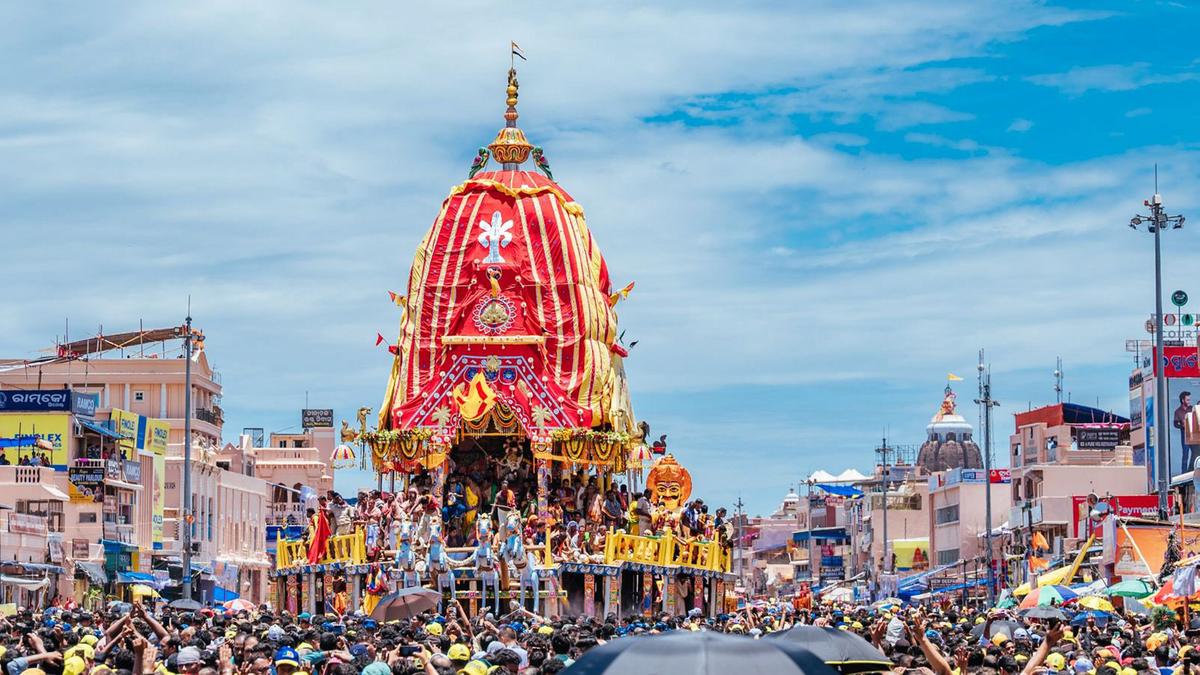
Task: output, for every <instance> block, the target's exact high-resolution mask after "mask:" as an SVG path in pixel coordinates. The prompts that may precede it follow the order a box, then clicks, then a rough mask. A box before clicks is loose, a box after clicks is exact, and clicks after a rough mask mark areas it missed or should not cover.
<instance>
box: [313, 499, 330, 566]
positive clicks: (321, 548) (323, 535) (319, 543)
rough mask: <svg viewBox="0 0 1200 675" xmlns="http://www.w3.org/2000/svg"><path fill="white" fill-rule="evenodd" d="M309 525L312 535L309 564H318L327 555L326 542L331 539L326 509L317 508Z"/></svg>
mask: <svg viewBox="0 0 1200 675" xmlns="http://www.w3.org/2000/svg"><path fill="white" fill-rule="evenodd" d="M308 526H309V527H310V528H311V536H312V538H311V539H309V541H308V564H309V565H316V564H317V563H319V562H321V558H322V557H323V556H324V555H325V544H326V543H327V542H328V541H329V535H330V531H329V520H328V519H326V518H325V511H324V510H322V509H317V513H316V515H314V516H313V517H312V519H311V520H309V524H308Z"/></svg>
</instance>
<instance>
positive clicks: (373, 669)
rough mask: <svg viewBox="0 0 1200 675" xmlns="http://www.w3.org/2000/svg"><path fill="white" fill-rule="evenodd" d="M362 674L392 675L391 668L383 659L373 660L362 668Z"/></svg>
mask: <svg viewBox="0 0 1200 675" xmlns="http://www.w3.org/2000/svg"><path fill="white" fill-rule="evenodd" d="M362 675H392V669H391V668H388V664H386V663H384V662H383V661H375V662H374V663H371V664H368V665H367V667H366V668H363V669H362Z"/></svg>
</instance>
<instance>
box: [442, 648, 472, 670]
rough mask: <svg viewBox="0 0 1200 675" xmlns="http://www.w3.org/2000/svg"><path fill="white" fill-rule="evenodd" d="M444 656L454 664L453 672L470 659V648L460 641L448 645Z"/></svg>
mask: <svg viewBox="0 0 1200 675" xmlns="http://www.w3.org/2000/svg"><path fill="white" fill-rule="evenodd" d="M446 656H447V657H448V658H449V659H450V663H451V664H452V665H453V666H454V672H458V671H460V670H462V669H463V668H465V667H466V665H467V662H468V661H470V660H471V649H470V647H467V646H466V645H464V644H462V643H461V642H458V643H455V644H452V645H450V650H449V651H448V652H446Z"/></svg>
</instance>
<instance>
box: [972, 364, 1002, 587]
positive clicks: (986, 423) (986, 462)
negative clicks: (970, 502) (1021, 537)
mask: <svg viewBox="0 0 1200 675" xmlns="http://www.w3.org/2000/svg"><path fill="white" fill-rule="evenodd" d="M978 368H979V398H977V399H975V403H976V404H977V405H981V406H983V473H984V481H985V482H984V484H983V493H984V497H983V498H984V501H985V502H986V503H985V504H984V516H983V518H984V521H985V522H986V523H987V525H986V527H987V530H986V531H985V533H984V536H983V538H984V541H985V542H987V579H988V589H987V590H988V606H989V607H991V606H992V605H994V604H996V571H995V566H994V565H993V564H992V561H993V557H992V408H994V407H996V406H998V405H1000V402H999V401H995V400H992V373H991V371H990V370H989V369H988V368H987V367H986V366H984V365H983V350H982V349H980V350H979V366H978Z"/></svg>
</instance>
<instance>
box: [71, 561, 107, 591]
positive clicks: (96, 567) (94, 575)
mask: <svg viewBox="0 0 1200 675" xmlns="http://www.w3.org/2000/svg"><path fill="white" fill-rule="evenodd" d="M75 570H76V571H78V572H83V573H84V574H86V575H87V578H88V579H91V580H92V583H93V584H96V585H97V586H103V585H104V584H107V583H108V574H107V573H105V571H104V566H103V565H101V564H100V563H94V562H77V563H75Z"/></svg>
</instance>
